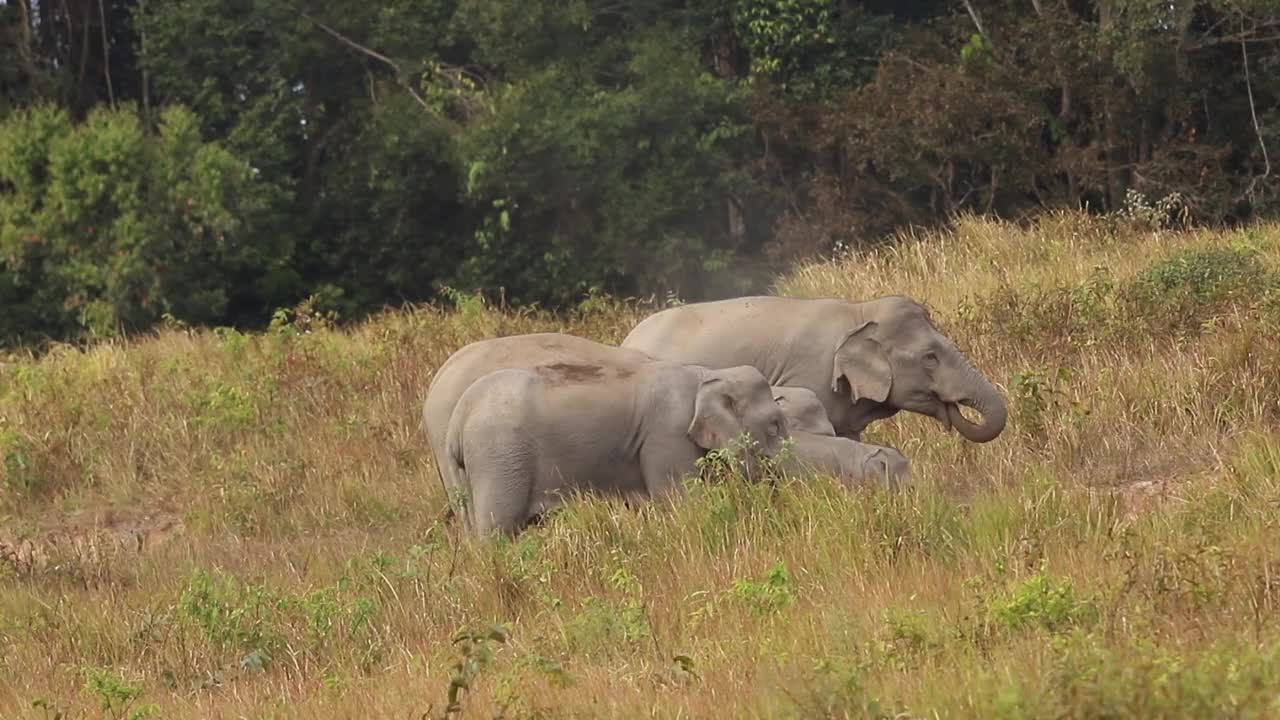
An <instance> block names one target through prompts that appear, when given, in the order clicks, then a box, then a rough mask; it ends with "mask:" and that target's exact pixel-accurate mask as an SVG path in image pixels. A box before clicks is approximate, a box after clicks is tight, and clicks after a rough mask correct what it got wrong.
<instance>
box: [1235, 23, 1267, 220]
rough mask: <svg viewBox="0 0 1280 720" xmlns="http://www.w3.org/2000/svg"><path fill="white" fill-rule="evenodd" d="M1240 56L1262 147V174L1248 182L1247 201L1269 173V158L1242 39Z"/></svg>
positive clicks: (1255, 125)
mask: <svg viewBox="0 0 1280 720" xmlns="http://www.w3.org/2000/svg"><path fill="white" fill-rule="evenodd" d="M1240 57H1241V58H1242V59H1243V60H1244V87H1245V90H1246V91H1248V94H1249V114H1250V115H1252V116H1253V131H1254V132H1256V133H1257V134H1258V147H1260V148H1262V164H1263V169H1262V174H1261V175H1257V176H1254V178H1253V180H1252V181H1250V182H1249V190H1248V191H1247V193H1246V194H1247V195H1248V196H1249V201H1250V202H1252V201H1253V197H1254V190H1255V189H1256V188H1257V186H1258V181H1259V180H1265V179H1266V178H1267V176H1268V175H1270V174H1271V159H1270V158H1268V157H1267V143H1266V141H1264V140H1263V139H1262V127H1261V126H1260V125H1259V124H1258V110H1257V108H1256V107H1255V106H1254V104H1253V82H1252V81H1251V80H1250V79H1249V50H1248V46H1247V45H1246V44H1245V42H1244V41H1243V40H1242V41H1241V42H1240Z"/></svg>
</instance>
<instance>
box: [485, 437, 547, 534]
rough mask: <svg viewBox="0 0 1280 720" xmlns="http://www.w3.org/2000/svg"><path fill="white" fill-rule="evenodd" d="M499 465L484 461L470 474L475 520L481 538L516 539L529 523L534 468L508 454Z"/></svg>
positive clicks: (498, 462)
mask: <svg viewBox="0 0 1280 720" xmlns="http://www.w3.org/2000/svg"><path fill="white" fill-rule="evenodd" d="M504 455H506V456H505V457H503V458H501V459H499V460H498V461H497V462H493V461H488V462H482V463H481V464H482V467H481V468H476V469H473V470H472V471H471V472H470V478H471V483H472V484H471V520H472V529H473V532H474V533H475V535H476V536H477V537H485V536H487V535H490V534H493V533H495V532H498V533H502V534H504V535H507V536H509V537H510V536H515V535H517V534H518V533H519V532H520V531H521V530H523V529H524V528H525V526H526V525H527V524H528V521H529V513H530V507H529V494H530V491H531V490H532V488H533V473H532V472H531V470H530V467H531V465H530V464H529V463H527V462H523V461H522V458H520V457H513V456H511V455H510V454H505V453H504Z"/></svg>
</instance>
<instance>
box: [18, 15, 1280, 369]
mask: <svg viewBox="0 0 1280 720" xmlns="http://www.w3.org/2000/svg"><path fill="white" fill-rule="evenodd" d="M1278 32H1280V3H1278V2H1276V0H1243V1H1240V2H1226V1H1225V0H1175V1H1173V2H1165V1H1159V2H1157V1H1155V0H1096V1H1095V2H1075V1H1071V0H1063V1H1062V2H1055V1H1054V0H1031V2H1022V1H1021V0H1020V1H1019V2H1011V1H1010V0H967V1H965V2H953V1H949V2H938V1H936V0H912V1H911V2H886V1H884V0H868V1H866V2H853V1H852V0H715V1H714V2H671V1H670V0H634V1H633V2H616V1H613V0H609V1H605V0H572V1H570V2H562V1H561V0H520V1H519V2H515V1H514V0H429V1H428V2H419V3H410V2H406V1H405V0H384V1H383V2H373V3H358V4H356V5H352V4H350V3H336V2H332V0H310V1H309V2H306V3H303V4H302V5H299V4H296V3H289V2H283V0H252V1H250V0H232V1H230V2H227V1H223V0H218V1H217V2H215V1H214V0H180V1H170V2H156V1H155V0H152V2H150V3H148V2H146V0H114V1H111V2H103V1H101V0H100V1H98V2H95V1H94V0H66V1H65V2H61V3H40V2H36V1H35V0H4V1H2V2H0V137H2V138H3V145H0V228H3V230H2V231H0V232H3V239H2V240H0V250H3V252H0V298H3V300H4V305H5V308H6V310H8V312H7V313H6V314H5V317H4V318H3V319H0V342H5V343H9V342H13V341H15V340H16V341H24V340H35V339H39V338H41V337H53V338H73V337H77V336H80V335H85V334H101V333H103V332H113V331H117V330H120V329H134V328H142V327H146V326H147V325H148V324H149V323H151V322H154V321H155V320H157V319H158V318H160V317H162V316H163V314H164V313H169V314H171V315H173V316H174V317H175V318H177V319H179V320H182V321H186V322H193V323H227V324H238V325H245V324H254V323H260V322H265V321H266V320H267V319H268V318H269V317H270V316H271V313H272V312H273V310H274V309H275V308H277V307H280V306H283V305H290V304H294V303H297V302H298V301H300V300H302V299H303V298H306V297H308V296H311V295H316V296H318V297H319V299H320V302H322V303H323V304H325V305H328V306H329V307H331V308H333V309H337V310H340V311H341V312H342V313H343V314H344V315H346V316H355V315H359V314H362V313H363V312H365V311H367V310H369V309H373V308H376V307H378V306H379V305H382V304H386V303H392V304H395V303H400V302H403V301H420V300H428V299H432V298H434V297H436V296H438V295H439V294H440V293H441V292H442V290H443V289H444V288H446V287H456V288H461V289H468V290H473V289H479V290H483V291H485V293H486V294H489V295H491V296H494V297H497V296H499V295H501V296H504V297H505V298H506V299H507V300H509V301H512V302H519V303H524V302H540V303H544V304H549V305H563V304H565V303H568V302H573V301H575V300H577V299H579V298H581V297H582V296H583V294H584V293H589V292H590V291H591V290H592V289H593V288H599V289H602V290H605V291H608V292H614V293H624V294H628V293H637V294H649V293H655V292H656V293H662V292H666V291H676V292H678V293H680V294H681V295H682V296H685V297H690V298H697V297H701V296H708V295H716V294H723V293H727V292H736V291H742V290H746V289H750V288H752V287H759V286H760V285H761V284H762V283H763V282H764V281H765V279H766V278H767V277H768V272H769V271H771V270H776V269H778V268H779V266H780V265H782V264H784V263H786V262H789V261H791V260H793V259H794V258H797V257H804V256H810V255H814V254H820V253H824V252H827V251H830V250H831V249H833V248H836V247H839V246H847V245H859V244H864V243H866V242H869V241H874V240H875V239H876V238H879V237H882V236H883V235H884V234H885V233H887V232H889V231H892V230H894V229H895V228H898V227H902V226H905V225H910V224H925V225H928V224H934V223H938V222H943V221H946V220H947V219H948V218H950V217H952V216H953V215H954V214H955V213H957V212H979V213H988V212H989V213H994V214H997V215H1001V216H1005V217H1020V216H1022V215H1024V214H1025V213H1028V212H1035V211H1038V210H1042V209H1046V208H1058V207H1077V206H1086V207H1088V208H1090V209H1093V210H1101V211H1108V210H1119V209H1122V208H1124V207H1126V206H1128V207H1130V208H1138V209H1140V210H1142V211H1144V212H1148V213H1160V214H1163V215H1164V216H1166V218H1167V219H1171V220H1177V221H1183V222H1185V221H1194V222H1206V223H1217V222H1235V221H1241V220H1247V219H1250V218H1253V217H1255V216H1258V215H1260V214H1266V213H1268V211H1269V210H1270V209H1272V208H1273V207H1274V200H1275V188H1276V185H1275V182H1274V179H1273V178H1274V176H1275V175H1276V173H1273V172H1272V171H1271V164H1270V158H1269V157H1268V155H1267V149H1268V148H1271V149H1272V150H1273V151H1275V152H1280V142H1277V141H1278V140H1280V72H1277V70H1280V46H1278V45H1277V40H1276V36H1277V33H1278ZM188 198H190V199H191V204H190V207H189V208H188V209H186V210H183V209H181V208H180V207H179V205H181V204H182V203H186V202H187V199H188ZM1161 200H1163V202H1161V203H1158V202H1157V201H1161ZM90 228H92V231H90ZM32 238H36V239H35V240H33V239H32Z"/></svg>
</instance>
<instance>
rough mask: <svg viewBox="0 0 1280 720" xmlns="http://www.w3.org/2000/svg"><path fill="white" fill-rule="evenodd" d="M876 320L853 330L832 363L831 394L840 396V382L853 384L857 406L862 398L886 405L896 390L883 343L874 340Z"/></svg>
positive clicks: (851, 385)
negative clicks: (892, 388) (843, 380)
mask: <svg viewBox="0 0 1280 720" xmlns="http://www.w3.org/2000/svg"><path fill="white" fill-rule="evenodd" d="M875 328H876V322H875V321H874V320H872V321H868V322H865V323H863V324H862V325H860V326H858V327H857V328H854V329H853V330H850V331H849V332H848V333H846V334H845V336H844V337H843V338H842V339H841V340H840V342H839V343H838V344H836V354H835V360H834V361H833V362H832V365H833V367H832V374H831V390H832V391H833V392H840V378H844V379H845V381H847V382H848V383H849V391H850V393H852V395H853V400H854V402H857V401H858V400H860V399H862V398H867V399H868V400H874V401H875V402H884V401H885V400H886V399H888V397H889V388H891V387H893V368H891V367H890V366H889V356H888V355H886V354H885V351H884V348H883V347H882V346H881V345H880V343H879V341H877V340H876V339H875V338H873V337H871V332H872V331H873V330H875Z"/></svg>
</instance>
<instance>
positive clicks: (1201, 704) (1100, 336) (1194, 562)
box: [0, 214, 1280, 718]
mask: <svg viewBox="0 0 1280 720" xmlns="http://www.w3.org/2000/svg"><path fill="white" fill-rule="evenodd" d="M1278 278H1280V226H1275V225H1260V226H1255V227H1252V228H1249V229H1243V230H1238V231H1232V232H1218V233H1215V232H1208V231H1199V232H1192V231H1173V230H1156V229H1150V228H1147V227H1144V226H1141V225H1139V224H1137V223H1136V222H1134V221H1129V220H1123V219H1118V218H1088V217H1085V216H1081V215H1076V214H1062V215H1053V216H1048V217H1046V218H1044V219H1042V220H1040V221H1038V222H1037V223H1035V224H1034V225H1031V226H1027V227H1019V226H1015V225H1011V224H1003V223H996V222H992V221H986V220H978V219H962V220H959V221H957V223H956V224H955V227H954V228H953V229H951V230H949V231H947V232H945V233H937V234H930V235H921V236H920V237H904V238H902V239H901V241H899V242H897V243H894V244H892V245H886V246H884V247H883V248H882V249H878V250H874V251H867V252H861V253H856V254H849V255H846V256H842V257H839V258H836V259H834V260H830V261H824V262H816V263H813V264H810V265H807V266H804V267H801V268H798V269H797V270H795V271H794V272H792V273H791V274H789V275H788V276H786V277H782V278H779V280H778V282H777V288H776V291H777V292H779V293H782V294H787V295H795V296H811V297H816V296H836V297H846V298H853V299H870V298H872V297H876V296H879V295H883V294H891V293H894V294H904V295H908V296H911V297H913V298H916V299H917V300H919V301H921V302H924V303H925V304H927V305H928V306H929V308H930V309H931V312H932V314H933V315H934V317H935V319H936V320H937V321H938V323H939V325H940V327H941V328H942V330H943V331H944V332H945V333H946V334H948V335H949V336H950V337H952V338H953V339H954V340H956V342H957V343H958V344H959V345H960V347H961V348H962V349H965V350H966V351H967V352H969V353H970V355H971V356H972V358H973V360H974V362H975V364H976V366H977V367H978V368H979V369H981V370H982V371H984V372H985V373H986V374H987V375H988V376H989V377H991V378H992V379H993V380H995V381H996V382H997V383H998V384H999V385H1000V387H1001V388H1002V389H1003V390H1004V391H1005V392H1006V393H1007V395H1008V397H1009V400H1010V407H1011V419H1010V424H1009V427H1008V429H1007V430H1006V431H1005V433H1004V434H1003V435H1002V436H1001V437H1000V438H999V439H997V440H996V441H995V442H992V443H989V444H986V445H974V444H971V443H966V442H965V441H963V440H962V439H960V438H958V436H956V435H953V434H945V433H943V432H942V430H941V427H940V426H939V425H938V423H937V422H936V421H933V420H930V419H927V418H921V417H918V416H911V415H907V414H900V415H898V416H897V417H895V418H892V419H890V420H887V421H884V422H881V423H879V424H877V425H873V426H872V428H871V430H870V432H869V433H868V435H867V437H866V438H865V439H867V440H868V441H871V442H878V443H883V444H889V445H893V446H895V447H898V448H899V449H901V450H902V451H903V452H904V453H906V455H907V457H908V458H909V459H910V460H911V462H912V464H913V470H914V473H915V477H916V485H915V486H914V487H913V488H911V489H910V490H909V491H908V492H904V493H901V494H898V495H889V494H886V493H884V492H880V491H875V490H870V489H868V490H866V491H856V492H847V491H843V490H841V489H840V488H839V487H838V486H837V485H836V484H835V483H833V482H831V481H829V480H828V479H825V478H812V479H809V480H807V481H804V482H792V483H791V484H787V485H780V486H771V485H767V484H761V485H749V484H746V483H744V482H742V481H739V480H737V479H735V478H731V477H730V478H719V479H712V480H708V481H702V482H691V484H690V494H689V498H688V500H687V501H686V502H684V503H681V504H680V505H679V506H678V507H676V508H675V509H674V510H671V511H659V510H656V509H653V508H649V509H645V510H643V511H631V510H626V509H624V508H621V507H618V506H615V505H612V504H609V503H605V502H600V501H590V502H582V503H579V504H576V505H574V506H572V507H570V508H568V509H566V510H565V511H563V512H561V513H558V514H556V515H555V516H554V517H553V518H552V519H551V520H550V521H548V522H547V523H546V524H545V525H544V526H542V527H538V528H535V529H533V530H531V531H529V532H527V533H525V534H524V535H522V536H521V537H520V538H519V539H518V540H516V541H515V542H513V543H507V542H498V541H492V542H475V541H471V540H468V539H467V538H465V537H462V536H460V534H459V530H458V528H457V527H456V526H455V525H454V524H452V523H448V522H445V521H443V520H442V519H441V512H442V509H443V507H444V504H445V503H444V497H443V494H442V490H441V488H440V485H439V480H438V479H437V477H436V473H435V470H434V468H433V467H432V464H431V458H430V456H429V452H428V450H427V448H426V443H425V440H424V437H423V436H422V434H421V431H420V429H419V416H420V410H421V402H422V398H423V396H424V393H425V391H426V387H427V384H428V383H429V381H430V379H431V377H432V372H433V369H434V368H436V367H437V366H439V365H440V363H441V362H443V361H444V359H445V358H446V357H448V356H449V354H450V353H452V352H453V351H454V350H456V349H457V348H459V347H461V346H462V345H464V344H466V343H467V342H470V341H473V340H477V339H480V338H484V337H491V336H495V335H503V334H515V333H522V332H531V331H541V330H549V329H550V330H561V331H565V332H571V333H574V334H580V335H584V336H587V337H591V338H595V339H599V340H603V341H608V342H618V341H619V340H621V338H622V337H623V336H624V335H625V334H626V332H627V331H628V330H629V329H630V327H631V326H632V324H633V323H634V322H635V321H637V320H638V319H639V318H640V317H642V316H643V314H644V313H645V312H648V311H651V310H652V306H646V305H644V304H641V303H635V302H624V301H620V300H612V299H609V298H601V297H596V298H592V299H590V300H588V301H586V302H584V303H583V305H582V306H581V307H580V308H578V309H577V310H576V311H574V312H571V313H568V314H563V315H559V316H554V317H553V316H551V315H549V314H544V313H538V312H533V311H526V312H514V311H504V310H501V309H494V308H491V307H489V306H486V305H485V304H484V303H483V302H481V301H480V300H478V299H474V298H465V297H463V298H459V300H460V302H459V303H458V304H457V307H456V308H453V309H450V310H447V311H446V310H441V309H437V308H433V307H423V308H417V309H412V310H404V311H396V312H388V313H385V314H382V315H380V316H377V317H375V318H373V319H371V320H369V321H367V322H364V323H361V324H359V325H357V326H353V327H350V328H345V329H335V328H334V327H332V326H330V324H329V323H327V322H326V321H325V319H324V318H323V317H320V316H317V315H315V314H313V313H309V312H306V311H305V309H304V310H303V311H301V312H296V313H294V314H292V315H290V316H288V317H283V316H282V317H281V318H280V319H279V321H278V322H277V323H276V324H275V325H273V327H272V328H271V329H270V330H268V331H266V332H263V333H261V334H241V333H237V332H234V331H227V330H218V331H204V330H201V331H191V330H187V329H185V328H182V327H169V328H166V329H164V330H162V331H159V332H156V333H154V334H151V335H148V336H145V337H139V338H133V339H131V340H129V341H107V342H103V343H100V344H97V345H95V346H93V347H91V348H88V349H76V348H70V347H57V348H53V349H52V350H50V351H49V352H46V353H43V354H42V355H41V356H39V357H27V356H23V357H11V358H9V359H8V360H7V361H6V362H5V363H4V364H3V365H0V463H2V464H0V672H2V677H0V717H3V718H27V717H30V718H54V717H64V718H134V717H154V718H357V717H387V718H420V717H424V716H425V717H443V716H445V715H446V714H450V713H453V714H456V715H457V716H459V717H468V718H470V717H476V718H490V717H510V718H516V717H522V718H523V717H546V718H559V717H619V718H622V717H625V718H636V717H662V718H678V717H684V718H695V717H697V718H704V717H705V718H728V717H748V718H751V717H794V718H815V717H855V718H863V717H867V718H899V717H900V718H935V717H937V718H1129V717H1133V718H1138V717H1142V718H1157V717H1158V718H1174V717H1187V718H1222V717H1231V718H1269V717H1280V612H1278V610H1280V607H1278V604H1280V425H1278V422H1280V332H1278V331H1280V280H1278ZM451 688H452V690H451ZM451 698H452V700H453V701H454V704H453V706H452V707H451V705H450V700H451ZM58 713H62V714H61V715H58Z"/></svg>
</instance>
